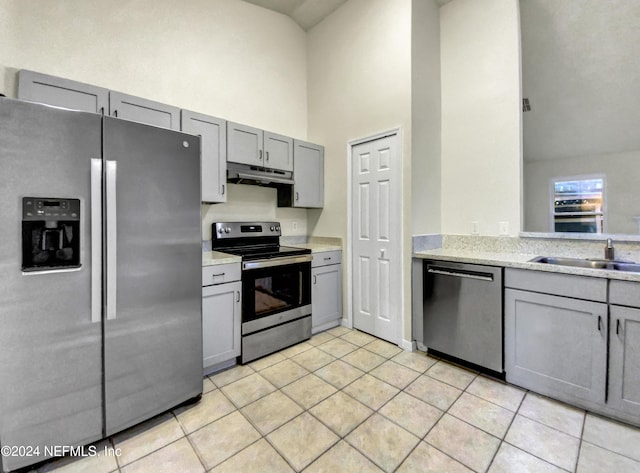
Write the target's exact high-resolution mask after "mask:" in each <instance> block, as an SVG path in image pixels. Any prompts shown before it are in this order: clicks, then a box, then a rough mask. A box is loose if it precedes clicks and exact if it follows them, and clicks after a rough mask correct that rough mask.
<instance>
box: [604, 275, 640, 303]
mask: <svg viewBox="0 0 640 473" xmlns="http://www.w3.org/2000/svg"><path fill="white" fill-rule="evenodd" d="M609 303H611V304H617V305H626V306H629V307H638V308H640V283H637V282H631V281H617V280H615V279H613V280H611V282H610V286H609Z"/></svg>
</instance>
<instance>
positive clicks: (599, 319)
mask: <svg viewBox="0 0 640 473" xmlns="http://www.w3.org/2000/svg"><path fill="white" fill-rule="evenodd" d="M598 331H600V332H602V316H601V315H599V316H598Z"/></svg>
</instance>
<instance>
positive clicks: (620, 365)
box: [608, 281, 640, 424]
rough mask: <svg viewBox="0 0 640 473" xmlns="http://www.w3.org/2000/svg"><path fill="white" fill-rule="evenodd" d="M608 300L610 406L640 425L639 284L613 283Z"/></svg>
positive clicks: (628, 282)
mask: <svg viewBox="0 0 640 473" xmlns="http://www.w3.org/2000/svg"><path fill="white" fill-rule="evenodd" d="M609 301H610V303H611V305H610V306H609V313H610V316H611V328H610V336H609V398H608V403H609V405H610V406H612V407H613V408H615V409H617V410H618V411H620V412H623V413H624V414H625V415H626V416H628V417H629V418H631V419H632V420H633V422H635V423H637V424H640V284H639V283H637V282H630V281H611V283H610V286H609Z"/></svg>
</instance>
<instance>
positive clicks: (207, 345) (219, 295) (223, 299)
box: [202, 264, 242, 373]
mask: <svg viewBox="0 0 640 473" xmlns="http://www.w3.org/2000/svg"><path fill="white" fill-rule="evenodd" d="M231 266H234V267H235V266H238V271H237V274H238V276H239V274H240V270H239V266H240V265H239V264H235V265H221V266H220V268H223V269H220V270H218V267H216V266H213V267H207V268H203V281H204V282H205V283H206V282H207V281H208V282H209V283H211V282H213V283H214V284H212V285H210V286H205V287H203V288H202V348H203V358H204V359H203V369H204V372H205V373H209V372H212V371H215V370H216V369H219V368H222V367H224V366H227V365H228V364H233V363H234V362H235V358H236V357H237V356H240V348H241V346H240V343H241V334H240V330H241V304H242V303H241V301H242V283H241V282H240V281H235V282H223V283H221V284H215V282H216V281H225V278H226V279H230V278H229V277H228V274H229V273H230V272H227V273H228V274H227V275H225V274H224V273H225V270H224V267H231ZM233 272H234V273H235V271H233ZM225 362H230V363H227V364H226V365H225Z"/></svg>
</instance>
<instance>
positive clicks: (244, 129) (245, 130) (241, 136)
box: [227, 122, 264, 166]
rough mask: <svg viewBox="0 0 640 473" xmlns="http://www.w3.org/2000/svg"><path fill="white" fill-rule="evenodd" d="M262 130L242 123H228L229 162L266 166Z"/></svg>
mask: <svg viewBox="0 0 640 473" xmlns="http://www.w3.org/2000/svg"><path fill="white" fill-rule="evenodd" d="M262 140H263V136H262V130H259V129H258V128H253V127H251V126H247V125H242V124H240V123H234V122H227V161H229V162H232V163H241V164H251V165H254V166H264V164H263V163H262V158H263V156H262V148H263V144H262V143H263V141H262Z"/></svg>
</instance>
